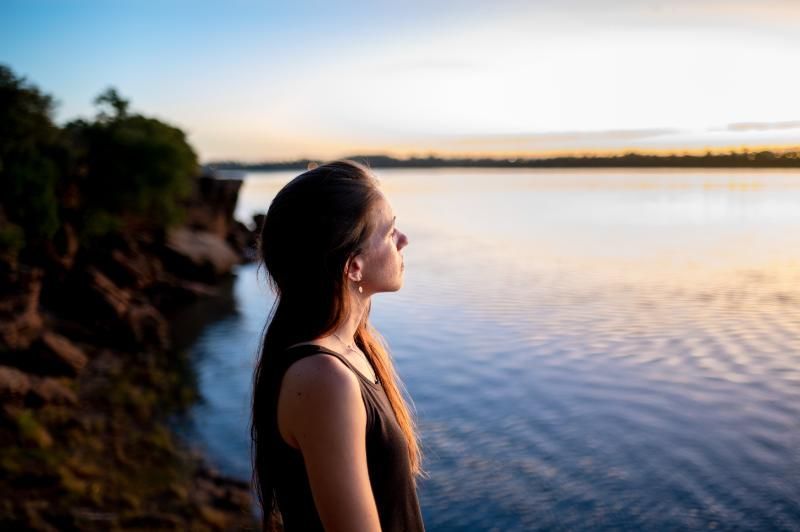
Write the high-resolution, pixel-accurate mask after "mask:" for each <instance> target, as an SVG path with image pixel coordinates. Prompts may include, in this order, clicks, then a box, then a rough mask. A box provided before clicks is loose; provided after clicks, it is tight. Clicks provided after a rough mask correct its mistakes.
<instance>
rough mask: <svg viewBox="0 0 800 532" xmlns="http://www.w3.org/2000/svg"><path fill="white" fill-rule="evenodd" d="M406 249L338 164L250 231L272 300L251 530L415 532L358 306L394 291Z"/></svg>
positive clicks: (410, 448)
mask: <svg viewBox="0 0 800 532" xmlns="http://www.w3.org/2000/svg"><path fill="white" fill-rule="evenodd" d="M407 244H408V239H407V238H406V235H404V234H403V233H401V232H400V231H399V230H398V229H397V227H395V217H394V214H393V211H392V208H391V205H389V203H388V201H387V200H386V198H385V197H384V195H383V194H382V193H381V191H380V190H379V189H378V186H377V181H376V179H375V178H374V177H373V176H372V174H371V173H370V171H369V170H368V169H367V168H365V167H364V166H362V165H360V164H358V163H355V162H352V161H337V162H333V163H329V164H325V165H322V166H319V167H317V168H314V169H312V170H309V171H308V172H305V173H304V174H301V175H300V176H298V177H296V178H295V179H293V180H292V181H291V182H289V183H288V184H287V185H286V186H284V187H283V189H281V190H280V192H278V194H277V195H276V196H275V199H274V200H273V201H272V204H271V205H270V207H269V211H268V212H267V216H266V218H265V220H264V223H263V227H262V230H261V257H262V260H263V261H264V265H265V267H266V269H267V272H268V274H269V280H270V284H271V286H272V288H273V290H274V291H275V293H276V295H277V299H276V303H275V306H274V307H273V309H272V313H271V319H270V322H269V325H268V326H267V329H266V333H265V335H264V341H263V345H262V348H261V353H260V357H259V360H258V364H257V366H256V370H255V376H254V391H253V405H252V406H253V418H252V427H251V429H252V439H253V454H254V468H253V470H254V476H255V484H256V487H257V491H258V494H259V499H260V502H261V507H262V509H263V510H264V528H265V529H267V530H269V529H272V528H273V527H274V525H275V522H276V521H277V520H278V514H280V518H281V519H282V522H283V526H284V529H285V530H287V532H292V531H294V530H299V531H304V532H305V531H312V530H342V531H360V530H384V531H391V530H398V531H399V530H403V531H416V530H424V526H423V523H422V517H421V514H420V510H419V503H418V500H417V493H416V482H415V479H416V477H417V476H418V475H419V474H420V471H421V470H420V451H419V444H418V440H417V435H416V433H415V427H414V423H413V420H412V418H411V415H410V414H409V409H408V407H407V405H406V404H405V402H404V400H403V397H402V395H401V392H400V385H399V381H398V380H397V377H396V375H395V373H394V369H393V365H392V361H391V358H390V357H389V354H388V353H387V350H386V348H385V347H384V346H383V344H382V342H381V339H380V336H379V335H378V333H377V332H376V331H375V330H374V329H373V328H372V327H371V326H370V324H369V311H370V304H371V299H370V298H371V296H372V294H375V293H377V292H394V291H397V290H399V289H400V287H401V286H402V284H403V268H404V266H403V256H402V254H401V251H402V250H403V248H404V247H405V246H406V245H407Z"/></svg>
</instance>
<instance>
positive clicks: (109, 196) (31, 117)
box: [0, 65, 198, 256]
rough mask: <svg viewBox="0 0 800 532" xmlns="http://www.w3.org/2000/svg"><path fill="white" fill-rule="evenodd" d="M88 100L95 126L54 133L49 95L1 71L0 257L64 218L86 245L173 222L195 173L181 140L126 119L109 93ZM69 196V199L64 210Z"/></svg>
mask: <svg viewBox="0 0 800 532" xmlns="http://www.w3.org/2000/svg"><path fill="white" fill-rule="evenodd" d="M95 103H96V104H97V106H98V114H97V116H96V117H95V118H94V119H93V120H76V121H73V122H71V123H70V124H68V125H67V126H66V127H64V128H63V129H62V128H59V127H57V126H56V125H54V124H53V121H52V116H51V115H52V110H53V100H52V98H51V97H50V96H49V95H46V94H43V93H42V92H40V91H39V89H38V88H36V87H35V86H33V85H30V84H28V83H27V82H26V81H25V80H24V79H23V78H18V77H16V76H15V75H14V73H13V72H12V71H11V70H10V69H9V68H8V67H6V66H3V65H0V253H3V254H6V255H9V254H11V255H13V256H16V255H17V254H18V253H19V252H20V251H21V250H23V249H24V248H25V246H31V245H38V244H41V243H44V242H45V241H47V240H50V239H52V238H53V236H54V235H55V234H56V232H57V231H58V229H59V227H60V224H61V220H62V219H71V220H73V222H71V223H74V224H75V225H77V229H78V230H79V232H80V234H81V236H82V237H83V238H82V241H83V243H84V244H86V243H87V240H90V239H91V238H93V237H95V236H102V235H105V234H107V233H113V232H119V231H123V230H139V229H142V228H160V227H163V226H166V225H171V224H174V223H177V222H179V221H180V219H181V217H182V211H181V208H180V204H181V200H182V199H183V198H185V197H186V196H187V195H188V194H189V193H190V191H191V189H192V179H193V178H194V176H195V175H196V173H197V171H198V164H197V155H196V154H195V152H194V150H193V149H192V148H191V146H190V145H189V144H188V142H187V141H186V136H185V135H184V133H183V132H182V131H181V130H180V129H177V128H175V127H172V126H170V125H168V124H165V123H163V122H161V121H159V120H156V119H154V118H148V117H145V116H142V115H138V114H131V113H130V112H129V102H128V101H127V100H125V99H124V98H123V97H122V96H121V95H120V94H119V93H118V92H117V91H116V90H115V89H114V88H109V89H106V90H105V91H104V92H103V93H101V94H100V95H99V96H98V97H97V98H96V99H95ZM67 190H69V191H74V194H72V193H70V194H67V195H66V196H69V197H71V198H72V199H71V200H69V201H67V202H65V203H64V204H62V203H61V199H60V193H62V192H63V191H67ZM62 195H63V194H62ZM68 210H70V211H72V212H67V211H68Z"/></svg>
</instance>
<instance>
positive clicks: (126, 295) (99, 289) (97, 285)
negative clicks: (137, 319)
mask: <svg viewBox="0 0 800 532" xmlns="http://www.w3.org/2000/svg"><path fill="white" fill-rule="evenodd" d="M87 273H88V275H89V278H90V285H91V288H92V290H93V292H94V295H95V296H96V297H95V304H96V306H98V307H99V308H98V310H99V311H100V313H101V314H107V313H111V314H112V315H114V316H116V317H117V318H123V317H124V316H125V314H126V313H127V312H128V307H129V306H130V302H131V294H130V292H129V291H127V290H125V289H122V288H119V287H118V286H117V285H115V284H114V282H113V281H111V279H109V278H108V277H106V275H105V274H103V273H102V272H101V271H99V270H97V269H96V268H89V270H88V272H87Z"/></svg>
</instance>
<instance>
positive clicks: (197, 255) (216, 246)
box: [164, 228, 240, 282]
mask: <svg viewBox="0 0 800 532" xmlns="http://www.w3.org/2000/svg"><path fill="white" fill-rule="evenodd" d="M239 262H240V261H239V256H238V255H237V254H236V252H235V251H234V250H233V248H231V246H230V245H229V244H228V243H227V242H225V240H223V239H222V238H220V237H219V236H217V235H215V234H213V233H210V232H208V231H191V230H189V229H186V228H177V229H172V230H170V231H169V233H168V234H167V242H166V252H165V256H164V264H165V266H167V267H168V268H169V269H170V270H172V272H173V273H174V274H175V275H177V276H178V277H182V278H186V279H190V280H194V281H206V282H214V281H215V280H217V279H218V278H219V277H221V276H222V275H224V274H227V273H230V271H231V270H232V268H233V266H234V265H236V264H238V263H239Z"/></svg>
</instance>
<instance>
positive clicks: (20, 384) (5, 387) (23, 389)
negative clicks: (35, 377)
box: [0, 366, 31, 398]
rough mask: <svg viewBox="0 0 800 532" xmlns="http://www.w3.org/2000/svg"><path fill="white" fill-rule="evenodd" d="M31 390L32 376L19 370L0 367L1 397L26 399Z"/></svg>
mask: <svg viewBox="0 0 800 532" xmlns="http://www.w3.org/2000/svg"><path fill="white" fill-rule="evenodd" d="M30 389H31V376H30V375H28V374H27V373H24V372H22V371H20V370H18V369H17V368H12V367H9V366H0V397H3V398H7V397H17V398H23V397H25V396H26V395H27V394H28V392H29V391H30Z"/></svg>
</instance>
